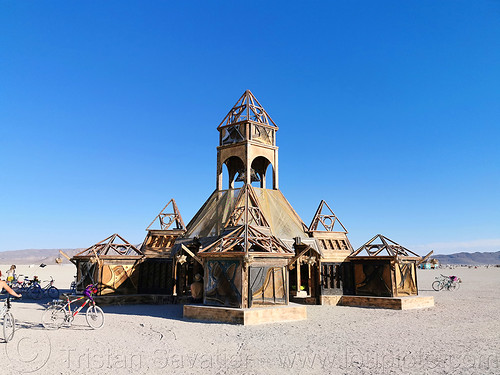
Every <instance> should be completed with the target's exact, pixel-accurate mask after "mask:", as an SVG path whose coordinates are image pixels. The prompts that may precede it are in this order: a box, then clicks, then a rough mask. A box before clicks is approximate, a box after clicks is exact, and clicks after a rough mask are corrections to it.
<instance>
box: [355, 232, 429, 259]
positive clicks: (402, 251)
mask: <svg viewBox="0 0 500 375" xmlns="http://www.w3.org/2000/svg"><path fill="white" fill-rule="evenodd" d="M363 252H366V254H367V255H368V256H384V255H385V256H387V255H388V256H391V257H395V258H397V257H417V258H421V257H420V255H418V254H416V253H414V252H413V251H411V250H408V249H407V248H406V247H403V246H401V245H400V244H398V243H396V242H394V241H392V240H390V239H389V238H387V237H384V236H382V235H381V234H377V235H376V236H375V237H373V238H372V239H371V240H370V241H368V242H367V243H365V244H364V245H363V246H361V247H360V248H359V249H358V250H356V251H355V252H354V253H352V254H351V257H355V256H358V255H359V256H362V255H364V253H363ZM362 253H363V254H362Z"/></svg>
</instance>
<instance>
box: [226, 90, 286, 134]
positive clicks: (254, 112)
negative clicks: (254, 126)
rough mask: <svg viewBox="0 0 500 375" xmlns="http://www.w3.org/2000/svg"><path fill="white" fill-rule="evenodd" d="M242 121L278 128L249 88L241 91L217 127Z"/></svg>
mask: <svg viewBox="0 0 500 375" xmlns="http://www.w3.org/2000/svg"><path fill="white" fill-rule="evenodd" d="M243 121H253V122H256V123H259V124H264V125H267V126H270V127H273V128H275V129H278V127H277V126H276V124H275V123H274V121H273V120H272V119H271V117H270V116H269V114H268V113H267V112H266V110H265V109H264V107H262V105H261V104H260V103H259V101H258V100H257V98H256V97H255V96H254V95H253V94H252V92H251V91H250V90H246V91H245V92H244V93H243V95H242V96H241V97H240V98H239V99H238V101H237V102H236V104H235V105H234V106H233V108H231V110H230V111H229V113H228V114H227V115H226V117H224V120H222V122H221V123H220V124H219V126H218V127H217V129H220V128H221V127H223V126H227V125H232V124H237V123H239V122H243Z"/></svg>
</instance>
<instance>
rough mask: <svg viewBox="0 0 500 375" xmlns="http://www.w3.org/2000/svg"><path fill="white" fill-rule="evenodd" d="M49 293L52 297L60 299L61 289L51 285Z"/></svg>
mask: <svg viewBox="0 0 500 375" xmlns="http://www.w3.org/2000/svg"><path fill="white" fill-rule="evenodd" d="M47 295H48V296H49V297H50V298H53V299H58V298H59V289H57V288H56V287H55V286H51V287H50V288H49V289H47Z"/></svg>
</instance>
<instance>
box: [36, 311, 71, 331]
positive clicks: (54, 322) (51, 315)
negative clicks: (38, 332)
mask: <svg viewBox="0 0 500 375" xmlns="http://www.w3.org/2000/svg"><path fill="white" fill-rule="evenodd" d="M65 321H66V309H65V308H64V307H63V306H59V305H51V306H49V307H47V308H46V309H45V311H44V312H43V314H42V325H43V327H44V328H46V329H59V328H61V326H62V325H63V324H64V322H65Z"/></svg>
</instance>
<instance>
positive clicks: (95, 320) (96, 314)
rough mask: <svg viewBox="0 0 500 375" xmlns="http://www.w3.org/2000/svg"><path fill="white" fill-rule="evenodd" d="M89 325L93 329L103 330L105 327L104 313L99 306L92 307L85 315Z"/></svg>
mask: <svg viewBox="0 0 500 375" xmlns="http://www.w3.org/2000/svg"><path fill="white" fill-rule="evenodd" d="M85 318H86V319H87V324H88V325H89V326H90V327H91V328H93V329H99V328H102V326H103V325H104V312H103V311H102V309H101V308H100V307H99V306H95V305H92V306H90V307H89V308H88V309H87V313H86V314H85Z"/></svg>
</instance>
